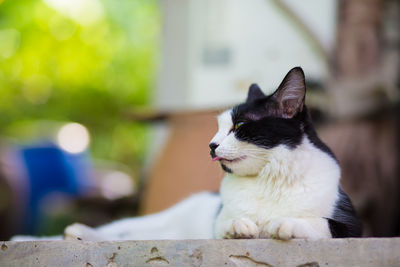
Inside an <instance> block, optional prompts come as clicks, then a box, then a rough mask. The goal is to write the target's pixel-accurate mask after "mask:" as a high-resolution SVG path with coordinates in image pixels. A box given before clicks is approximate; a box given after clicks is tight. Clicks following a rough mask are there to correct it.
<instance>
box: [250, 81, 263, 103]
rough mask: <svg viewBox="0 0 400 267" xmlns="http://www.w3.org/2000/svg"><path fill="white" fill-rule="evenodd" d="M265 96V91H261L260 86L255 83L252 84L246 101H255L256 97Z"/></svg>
mask: <svg viewBox="0 0 400 267" xmlns="http://www.w3.org/2000/svg"><path fill="white" fill-rule="evenodd" d="M263 97H265V95H264V93H263V92H262V91H261V89H260V87H259V86H258V85H257V84H256V83H253V84H252V85H250V88H249V92H248V93H247V100H246V102H253V101H254V100H256V99H259V98H263Z"/></svg>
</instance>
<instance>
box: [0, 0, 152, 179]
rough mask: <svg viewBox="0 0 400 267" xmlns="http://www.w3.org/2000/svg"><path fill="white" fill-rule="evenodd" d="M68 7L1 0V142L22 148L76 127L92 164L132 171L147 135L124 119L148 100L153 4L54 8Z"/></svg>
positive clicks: (105, 0) (102, 0) (96, 0)
mask: <svg viewBox="0 0 400 267" xmlns="http://www.w3.org/2000/svg"><path fill="white" fill-rule="evenodd" d="M66 2H68V1H63V0H43V1H39V0H18V1H15V0H0V136H6V137H9V138H13V139H15V140H17V141H20V142H24V141H26V140H29V139H32V138H35V136H36V135H37V133H38V132H42V133H43V132H46V131H47V130H49V128H48V129H47V127H46V126H45V125H48V124H51V123H52V122H68V121H74V122H79V123H81V124H83V125H85V126H86V127H87V128H88V130H89V132H90V134H91V146H90V150H91V154H92V155H93V156H94V157H96V158H101V159H108V160H112V161H118V162H122V163H125V164H127V165H129V166H130V167H132V171H135V172H136V171H138V170H139V168H140V164H141V163H142V159H143V152H144V150H145V148H146V144H147V128H146V127H145V126H143V125H138V124H135V123H134V122H131V121H129V120H127V119H126V118H124V115H123V114H124V112H125V111H126V110H127V109H129V108H132V107H137V106H146V105H147V104H148V103H149V99H150V98H151V96H152V94H151V93H152V88H153V86H154V82H155V68H156V63H157V61H156V60H157V56H158V44H159V39H158V38H159V32H160V11H159V6H158V1H155V0H146V1H141V0H118V1H115V0H90V1H89V0H85V1H83V0H81V1H79V0H77V1H71V2H72V3H73V4H71V3H70V4H69V5H67V7H62V6H61V7H60V5H59V6H57V3H61V4H63V3H64V5H65V3H66ZM88 4H89V5H88ZM90 4H91V5H90ZM71 5H72V6H71ZM85 5H86V6H85ZM93 5H94V6H93ZM85 8H86V9H85ZM71 10H72V11H74V12H75V13H74V12H72V11H71ZM77 12H78V13H77ZM79 12H80V13H79ZM74 14H75V16H74ZM76 14H78V15H76ZM44 122H45V123H44Z"/></svg>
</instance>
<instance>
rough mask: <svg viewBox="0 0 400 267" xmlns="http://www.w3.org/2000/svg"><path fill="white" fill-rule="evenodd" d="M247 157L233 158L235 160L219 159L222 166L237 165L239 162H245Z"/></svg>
mask: <svg viewBox="0 0 400 267" xmlns="http://www.w3.org/2000/svg"><path fill="white" fill-rule="evenodd" d="M246 158H247V157H246V156H241V157H238V158H233V159H226V158H220V159H219V161H220V162H221V163H222V164H225V165H226V164H231V163H237V162H240V161H242V160H244V159H246Z"/></svg>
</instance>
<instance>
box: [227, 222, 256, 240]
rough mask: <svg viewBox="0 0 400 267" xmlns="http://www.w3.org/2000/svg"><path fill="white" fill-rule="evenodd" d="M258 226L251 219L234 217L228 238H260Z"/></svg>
mask: <svg viewBox="0 0 400 267" xmlns="http://www.w3.org/2000/svg"><path fill="white" fill-rule="evenodd" d="M258 236H259V230H258V226H257V225H256V224H255V223H254V222H253V221H252V220H250V219H247V218H241V219H234V220H233V221H232V225H231V227H230V229H229V231H228V233H227V235H226V238H235V239H240V238H241V239H246V238H249V239H250V238H258Z"/></svg>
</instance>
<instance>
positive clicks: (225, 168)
mask: <svg viewBox="0 0 400 267" xmlns="http://www.w3.org/2000/svg"><path fill="white" fill-rule="evenodd" d="M221 167H222V169H223V170H224V171H226V172H228V173H232V170H231V169H229V168H228V167H226V166H225V165H224V164H222V163H221Z"/></svg>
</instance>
